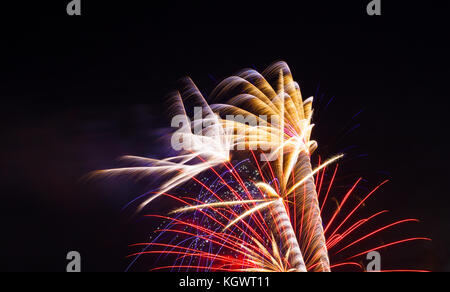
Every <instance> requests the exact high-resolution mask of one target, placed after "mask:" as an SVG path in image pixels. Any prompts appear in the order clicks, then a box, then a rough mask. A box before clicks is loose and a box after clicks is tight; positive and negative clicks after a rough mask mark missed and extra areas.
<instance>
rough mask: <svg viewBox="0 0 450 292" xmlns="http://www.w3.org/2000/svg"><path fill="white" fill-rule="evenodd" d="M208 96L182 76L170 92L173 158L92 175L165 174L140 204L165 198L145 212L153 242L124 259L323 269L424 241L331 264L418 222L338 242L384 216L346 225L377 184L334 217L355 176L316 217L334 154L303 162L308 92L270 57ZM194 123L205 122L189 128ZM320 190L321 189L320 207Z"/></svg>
mask: <svg viewBox="0 0 450 292" xmlns="http://www.w3.org/2000/svg"><path fill="white" fill-rule="evenodd" d="M181 96H184V98H185V100H186V99H194V100H197V101H198V103H197V104H200V107H201V109H202V110H203V111H206V113H207V115H208V116H207V117H206V118H204V117H201V118H200V119H195V120H194V121H191V120H190V119H189V117H188V115H187V113H186V110H185V107H184V104H183V100H182V98H181ZM211 98H212V99H214V100H216V101H218V100H221V101H222V100H224V101H227V102H226V103H216V104H213V105H211V106H209V105H208V104H207V102H206V101H205V99H204V98H203V97H202V96H201V94H200V93H199V91H198V89H197V88H196V87H195V85H194V84H193V83H192V82H191V81H190V80H188V82H187V87H186V88H185V90H184V91H183V92H182V94H179V93H177V94H176V95H175V103H174V109H175V113H176V114H178V117H179V120H178V122H176V123H175V125H176V126H178V125H179V124H181V125H182V126H181V127H180V129H179V130H178V131H177V132H176V133H175V134H178V135H179V136H178V138H176V140H177V141H178V139H180V138H181V140H183V142H188V143H187V144H183V145H184V146H185V147H184V148H183V149H177V150H180V155H178V156H175V157H170V158H166V159H163V160H155V159H148V158H137V157H131V158H130V157H129V159H131V160H133V161H136V162H139V163H142V164H143V166H139V167H131V168H122V169H113V170H104V171H101V172H100V173H106V174H121V173H126V174H133V175H134V174H136V175H139V176H146V175H164V177H168V178H167V179H166V181H164V182H163V183H162V184H161V185H160V186H159V188H158V190H157V191H156V192H155V193H154V194H153V196H150V198H148V199H146V200H145V201H144V202H143V203H142V204H141V205H140V206H141V208H142V207H143V206H145V205H147V204H148V203H149V202H151V201H152V200H154V199H155V198H157V197H158V196H163V197H166V198H169V199H170V200H172V202H173V209H172V211H171V212H169V213H170V214H163V215H161V214H157V215H148V216H150V217H152V218H153V219H155V220H156V219H158V220H162V221H163V222H165V225H164V226H165V227H164V228H161V229H158V230H157V231H156V233H157V236H156V238H155V239H154V240H153V241H152V242H146V243H139V244H134V245H132V246H133V247H141V248H142V249H141V250H140V251H138V252H136V253H133V254H131V255H130V257H134V261H135V260H136V259H137V258H139V257H140V256H142V255H151V254H156V255H159V257H162V256H163V257H171V256H173V259H172V260H173V264H171V265H158V264H157V266H156V267H155V268H153V269H152V270H161V269H175V270H195V271H330V270H332V269H333V268H337V267H341V266H346V265H349V266H355V267H358V268H360V269H361V270H364V268H363V267H362V265H361V264H360V263H358V262H355V261H353V259H355V258H358V257H360V256H362V255H364V254H365V253H367V252H368V251H374V250H378V249H381V248H384V247H388V246H392V245H396V244H400V243H404V242H408V241H413V240H428V239H427V238H407V239H402V240H399V241H395V242H391V243H388V244H383V245H381V246H378V247H373V248H372V249H370V250H368V251H366V252H356V253H354V254H352V255H350V256H348V257H347V258H346V259H344V260H342V261H339V262H336V263H332V264H330V259H329V252H330V251H332V252H333V253H334V254H341V253H344V252H348V251H351V250H352V248H354V247H356V246H357V245H358V244H359V243H360V242H362V241H364V240H366V239H370V238H373V236H374V235H376V234H378V233H379V232H381V231H384V230H386V229H389V228H391V227H394V226H396V225H399V224H403V223H408V222H415V221H417V220H414V219H406V220H400V221H396V222H393V223H391V224H389V225H386V226H384V227H381V228H379V229H375V230H374V231H373V232H370V233H367V234H364V235H362V236H359V237H356V238H355V239H353V241H352V242H351V243H350V244H347V245H345V246H341V245H343V242H344V241H343V240H344V239H347V238H352V236H355V234H357V233H358V232H359V231H360V230H361V227H362V226H363V225H366V224H368V223H369V222H371V221H372V220H373V219H375V218H376V217H378V216H381V215H382V214H384V213H385V212H386V211H381V212H378V213H375V214H374V215H372V216H370V217H367V218H363V219H361V220H359V221H356V223H353V224H350V222H353V221H354V218H353V217H354V216H355V214H356V213H357V212H358V211H359V209H360V208H361V206H362V205H363V204H364V203H365V202H366V201H367V200H368V199H369V198H370V197H371V196H372V194H373V193H374V192H375V191H376V190H377V189H378V188H379V187H380V186H381V185H382V184H384V183H385V182H383V183H382V184H380V185H379V186H377V187H376V188H375V189H373V190H372V191H371V192H369V193H368V194H367V195H366V196H365V197H364V199H362V200H361V201H360V202H359V203H358V204H357V205H356V207H354V209H352V210H351V211H350V212H349V213H348V214H346V215H345V216H344V219H342V220H341V221H340V222H338V218H340V217H341V216H342V213H340V211H341V210H342V207H344V205H346V204H348V202H349V199H350V198H351V196H352V195H353V193H354V190H355V188H356V186H357V185H358V184H359V183H360V180H358V181H357V182H356V183H355V184H354V185H353V187H352V188H350V190H349V191H348V192H347V193H346V194H345V195H344V196H343V198H342V201H341V202H340V203H339V206H338V209H337V210H336V211H334V212H333V213H332V216H331V218H330V219H329V220H328V221H327V222H323V220H322V216H321V213H322V211H323V209H324V207H325V206H327V205H326V203H327V200H328V198H329V194H330V191H331V189H332V185H333V182H334V179H335V176H336V173H337V168H338V167H337V165H336V168H335V170H334V172H333V176H332V178H331V179H330V180H329V182H328V188H327V189H326V191H324V190H322V186H323V182H324V176H325V173H326V172H327V168H328V167H329V166H330V165H332V164H334V163H335V162H336V161H337V160H338V159H339V158H341V157H342V155H337V156H334V157H332V158H331V159H329V160H327V161H325V162H323V163H319V165H318V166H317V167H316V168H313V167H312V165H311V158H310V157H311V154H312V153H313V151H314V150H315V149H316V147H317V143H316V142H315V141H313V140H311V139H310V137H311V131H312V128H313V124H312V123H311V120H312V114H313V110H312V102H313V98H312V97H311V98H308V99H306V100H303V98H302V95H301V92H300V88H299V86H298V84H297V83H296V82H294V80H293V78H292V74H291V72H290V70H289V68H288V66H287V65H286V63H284V62H279V63H275V64H274V65H272V66H270V67H269V68H268V69H267V70H266V71H264V72H263V73H262V74H260V73H258V72H256V71H255V70H244V71H242V72H240V73H239V74H237V75H236V76H233V77H230V78H227V79H225V80H224V81H223V82H221V83H220V84H219V85H218V86H217V87H216V89H215V90H214V91H213V92H212V94H211ZM231 114H232V115H233V116H232V117H233V118H232V119H231V118H230V115H231ZM269 118H270V120H269ZM205 124H207V125H206V126H205ZM199 125H203V127H204V128H203V129H202V130H201V131H200V132H199V131H194V132H193V131H192V129H195V128H197V127H198V126H199ZM186 145H187V146H186ZM236 148H237V150H236ZM233 163H234V164H233ZM315 178H316V180H317V181H318V184H317V185H316V183H315ZM169 192H170V193H169ZM321 192H325V195H324V198H323V199H322V204H320V203H319V195H320V193H321ZM154 203H157V201H156V202H154ZM336 225H337V227H334V226H336ZM334 250H337V251H336V252H334ZM159 257H158V258H159ZM134 261H133V262H134ZM158 262H159V261H157V263H158Z"/></svg>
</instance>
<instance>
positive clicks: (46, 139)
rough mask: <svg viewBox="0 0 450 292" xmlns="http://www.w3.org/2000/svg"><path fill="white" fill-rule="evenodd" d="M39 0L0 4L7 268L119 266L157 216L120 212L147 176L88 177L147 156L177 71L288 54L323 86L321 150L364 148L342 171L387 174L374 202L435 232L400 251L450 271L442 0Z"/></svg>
mask: <svg viewBox="0 0 450 292" xmlns="http://www.w3.org/2000/svg"><path fill="white" fill-rule="evenodd" d="M82 1H83V0H82ZM34 2H35V3H34V4H33V5H32V6H27V5H26V4H24V3H21V4H17V5H15V6H11V7H9V6H8V7H6V6H5V7H2V12H3V14H4V15H6V17H2V20H1V29H0V32H1V36H2V42H1V44H2V45H1V49H0V50H1V57H0V98H1V101H2V103H1V104H2V107H1V109H0V111H1V118H2V120H1V129H2V143H1V151H0V153H1V159H0V161H1V166H2V167H1V168H0V169H1V175H0V177H1V178H0V179H1V183H0V188H1V189H0V195H1V196H2V200H1V202H2V203H1V204H0V214H1V215H0V216H1V218H0V219H1V220H0V222H1V223H0V224H1V225H0V226H1V230H2V237H1V238H2V240H1V245H0V246H1V249H0V259H1V262H2V265H1V268H0V270H10V271H29V270H31V271H36V270H39V271H40V270H44V271H63V270H64V269H65V264H66V261H65V255H66V253H67V252H68V251H69V250H79V251H80V252H81V253H82V255H83V268H84V269H85V270H89V271H101V270H111V271H122V270H124V268H125V267H126V264H127V263H128V261H127V260H125V259H124V256H125V255H126V254H127V252H128V251H129V250H128V249H127V244H129V243H132V242H135V241H137V240H139V239H140V238H136V236H135V233H136V230H142V228H148V225H145V223H144V222H140V221H139V220H138V222H131V223H130V222H127V220H125V219H124V218H123V217H124V216H122V215H121V213H120V209H121V207H122V206H123V205H124V204H126V203H127V202H128V201H129V200H130V199H131V198H133V197H134V196H135V195H136V194H139V192H140V191H141V190H142V187H143V186H142V185H138V186H136V185H133V183H132V182H129V181H126V180H125V181H121V182H116V183H105V182H94V183H93V182H86V181H83V180H82V179H81V177H82V176H83V175H85V174H86V173H88V172H89V171H91V170H95V169H101V168H106V167H113V166H116V165H117V161H116V158H117V157H119V156H121V155H123V154H136V155H149V154H150V153H153V151H154V150H155V149H157V148H158V147H159V146H160V145H158V143H156V142H155V141H157V140H156V138H157V136H158V134H157V133H158V132H157V131H156V130H157V129H159V128H160V127H163V126H165V125H166V124H167V122H168V121H169V119H168V118H167V115H164V114H163V113H164V111H165V108H166V105H165V95H166V94H167V93H168V92H169V91H171V90H173V89H175V88H176V87H177V85H178V83H177V81H178V80H179V79H180V78H181V77H184V76H186V75H189V76H190V77H191V78H192V79H193V80H194V81H195V82H196V83H197V85H198V87H199V88H200V89H201V90H202V92H204V93H205V94H207V93H208V92H210V90H211V89H212V88H213V87H214V85H215V84H217V82H218V81H220V80H221V79H223V78H225V77H227V76H229V75H231V74H233V73H234V72H236V71H238V70H240V69H242V68H246V67H254V68H256V69H258V70H263V69H264V68H265V67H266V66H268V65H270V64H271V63H272V62H274V61H277V60H285V61H286V62H287V63H288V64H289V66H290V67H291V70H292V71H293V74H294V78H295V79H296V80H297V81H298V82H299V83H300V86H301V87H302V91H303V95H304V96H311V95H316V93H317V95H316V97H317V98H316V100H317V103H316V105H315V106H316V109H317V111H316V113H315V117H314V120H315V123H316V124H317V128H316V129H315V130H316V131H315V132H314V133H313V135H314V138H315V139H316V140H317V141H318V143H319V147H320V150H319V153H320V154H321V155H323V156H330V155H333V154H335V153H337V152H338V151H340V150H342V149H344V148H345V147H347V146H353V145H355V146H357V150H354V151H353V152H350V153H348V154H349V155H348V158H347V159H348V163H345V162H344V168H343V170H342V171H343V172H342V175H344V176H346V175H348V176H352V177H356V178H357V176H364V178H365V179H367V181H368V183H367V187H370V186H374V185H376V184H377V183H379V182H380V181H381V180H382V179H385V178H388V179H390V183H389V184H388V186H386V188H384V189H383V190H382V191H381V192H380V195H379V196H378V197H377V199H375V200H373V205H371V207H372V208H374V210H380V209H381V208H383V209H384V208H387V209H390V210H392V216H393V217H392V218H405V217H415V218H419V219H421V221H422V222H421V223H420V224H419V225H417V226H416V228H417V229H414V228H406V229H398V230H399V231H398V232H399V233H400V232H403V231H402V230H407V231H408V233H407V234H409V235H414V236H416V235H418V236H428V237H431V238H432V239H433V242H432V243H425V244H417V245H414V249H412V248H405V249H404V250H403V251H402V249H397V250H396V251H398V253H399V254H397V255H396V256H397V257H399V258H401V259H404V260H405V262H408V258H410V253H414V252H417V253H420V254H422V255H424V256H422V257H418V260H417V262H415V263H413V264H415V265H416V266H419V267H421V268H422V267H423V268H428V269H432V270H436V271H442V270H447V271H450V250H449V248H448V247H449V246H450V235H449V232H448V231H449V227H450V212H449V211H448V210H449V207H448V206H449V202H450V199H449V197H450V196H449V186H448V178H449V175H450V173H449V170H448V166H447V164H448V162H449V161H450V160H449V152H448V149H449V147H448V146H449V145H448V143H447V137H446V135H447V132H448V131H447V127H448V107H447V102H446V101H447V99H448V86H447V85H448V77H449V72H448V68H449V66H448V59H447V58H448V46H447V44H446V39H447V38H448V21H447V20H446V19H448V16H447V15H446V14H445V11H448V4H437V3H439V2H438V1H397V2H401V5H399V6H395V7H394V6H389V5H392V4H390V3H388V2H393V1H383V13H384V15H383V16H381V17H369V16H367V15H365V5H366V2H367V3H368V2H369V1H354V3H345V4H343V3H342V2H344V1H330V2H332V3H334V4H325V3H324V2H323V1H308V2H319V3H317V4H302V3H304V2H306V1H292V2H294V3H295V5H294V4H291V3H289V2H288V1H284V2H280V1H272V3H270V2H269V1H268V2H267V3H261V2H259V4H254V5H248V6H247V5H246V6H243V5H242V3H233V4H232V2H228V1H227V2H223V3H221V4H219V3H216V2H213V1H209V2H198V4H187V2H188V1H180V2H174V3H167V4H158V5H156V4H152V5H150V4H143V3H141V2H149V1H134V3H133V4H131V3H130V1H118V2H114V4H113V3H112V2H111V1H95V2H96V3H95V4H92V3H87V2H93V1H84V2H85V3H83V16H81V17H68V16H67V15H65V5H66V3H65V2H66V1H62V3H61V4H42V3H36V1H34ZM39 2H44V1H39ZM67 2H68V1H67ZM241 2H242V1H241ZM335 2H339V3H335ZM345 2H349V1H345ZM385 2H386V3H385ZM200 3H201V4H200ZM320 96H322V99H320ZM331 99H332V102H331V103H330V104H329V105H328V106H327V103H328V101H330V100H331ZM361 110H364V111H363V112H362V113H361V114H360V115H358V116H357V117H356V118H354V119H352V117H353V116H354V115H355V114H356V113H358V112H359V111H361ZM356 125H359V127H358V128H357V129H356V130H355V131H351V132H350V133H348V134H346V135H343V134H344V133H346V132H348V130H349V129H351V128H352V127H353V126H356ZM155 132H156V134H155ZM362 154H367V156H366V155H363V156H361V155H362ZM360 156H361V157H360ZM146 226H147V227H146ZM405 232H406V231H405ZM405 235H406V234H405ZM144 238H145V237H144Z"/></svg>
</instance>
